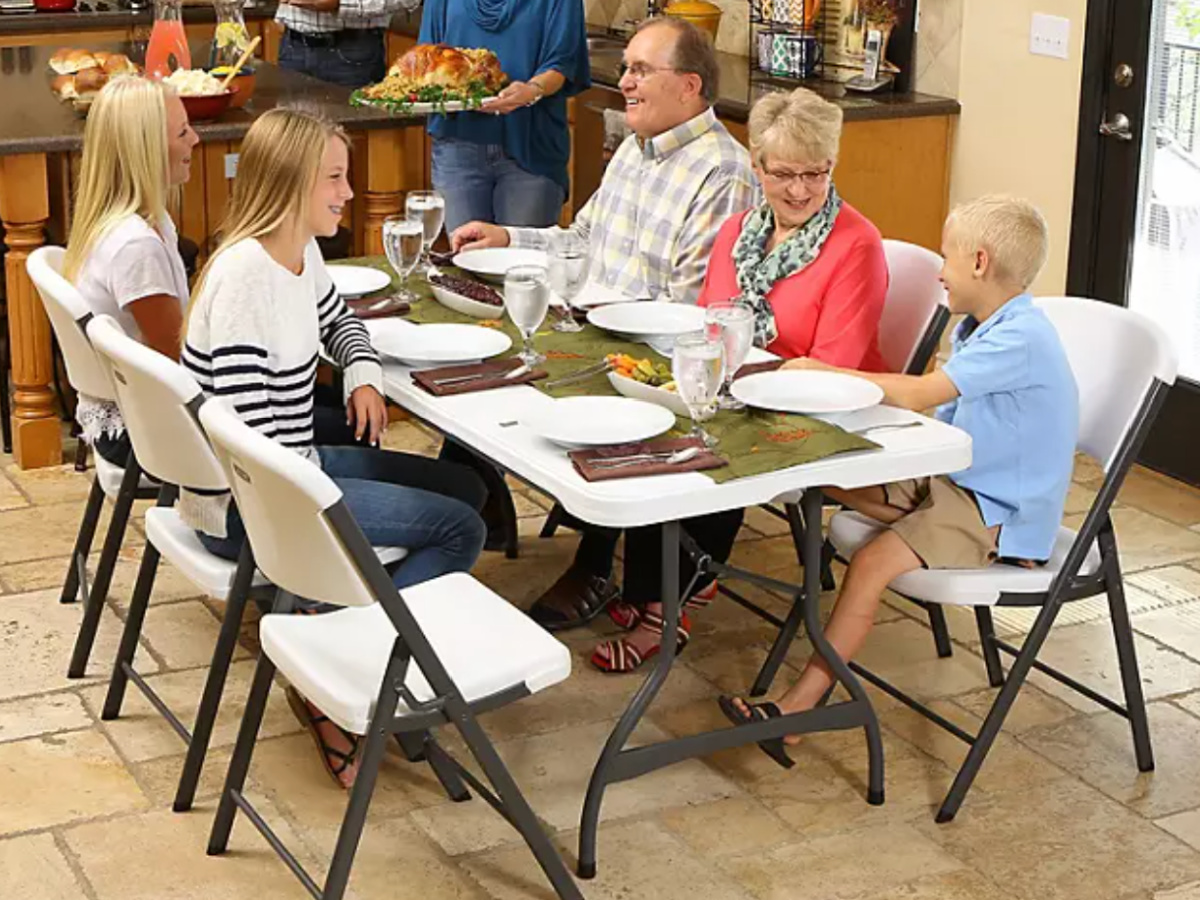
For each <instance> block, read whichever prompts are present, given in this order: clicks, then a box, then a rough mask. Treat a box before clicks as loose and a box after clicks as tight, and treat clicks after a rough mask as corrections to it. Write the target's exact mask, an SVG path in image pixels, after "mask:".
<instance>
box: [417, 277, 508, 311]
mask: <svg viewBox="0 0 1200 900" xmlns="http://www.w3.org/2000/svg"><path fill="white" fill-rule="evenodd" d="M429 287H430V288H431V289H432V290H433V296H434V298H435V299H436V300H437V302H438V303H440V304H442V306H445V307H446V308H447V309H452V310H454V311H455V312H460V313H462V314H463V315H464V316H474V317H475V318H477V319H500V318H503V316H504V298H503V297H502V296H500V292H499V291H497V290H496V289H495V288H493V287H489V286H488V285H486V284H480V283H479V282H478V281H472V280H471V279H469V278H459V277H458V276H457V275H446V274H445V273H442V274H438V275H430V276H429Z"/></svg>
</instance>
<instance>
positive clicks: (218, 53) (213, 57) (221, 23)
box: [208, 0, 250, 69]
mask: <svg viewBox="0 0 1200 900" xmlns="http://www.w3.org/2000/svg"><path fill="white" fill-rule="evenodd" d="M212 4H213V10H214V11H215V12H216V16H217V27H216V31H214V32H213V42H212V49H211V50H210V51H209V56H208V67H209V68H210V69H215V68H217V67H218V66H232V65H234V63H236V62H237V61H238V59H240V58H241V55H242V53H243V52H244V51H245V49H246V48H247V47H248V46H250V32H249V31H247V30H246V20H245V18H244V17H243V15H242V0H212Z"/></svg>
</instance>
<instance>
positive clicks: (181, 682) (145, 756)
mask: <svg viewBox="0 0 1200 900" xmlns="http://www.w3.org/2000/svg"><path fill="white" fill-rule="evenodd" d="M253 674H254V662H253V661H251V660H245V661H243V662H236V663H234V664H233V665H232V666H230V668H229V676H228V679H227V680H226V682H225V691H224V696H223V697H222V700H221V709H220V712H219V713H218V714H217V721H216V724H215V725H214V726H213V734H212V744H211V746H213V747H224V746H227V745H229V744H232V743H233V742H234V740H235V739H236V738H237V729H238V726H239V725H240V724H241V721H242V713H243V712H244V710H245V703H246V697H247V696H248V695H249V693H250V679H251V677H252V675H253ZM207 676H208V670H207V669H192V670H189V671H186V672H168V673H165V674H162V675H154V676H151V677H148V678H147V679H146V680H147V681H148V682H149V684H150V686H151V687H153V688H154V690H155V691H156V692H157V693H158V695H159V696H160V697H161V698H162V699H163V701H164V702H165V703H166V704H167V706H168V707H170V709H171V710H172V711H173V712H174V713H175V715H177V716H178V717H179V718H180V719H182V720H183V722H184V723H185V724H186V725H188V726H189V727H190V726H191V724H192V722H193V721H195V718H196V707H197V706H199V704H200V694H201V693H202V692H203V690H204V681H205V679H206V678H207ZM106 690H107V687H106V686H99V687H94V688H88V689H87V690H86V691H84V694H83V697H84V700H85V702H86V703H87V704H88V707H89V708H90V709H91V710H92V712H93V713H95V714H96V715H99V713H100V709H101V707H102V706H103V705H104V696H105V692H106ZM104 728H105V729H106V730H107V732H108V734H109V737H110V738H112V742H113V743H114V744H116V745H117V746H118V747H120V748H121V752H122V753H123V754H124V755H125V757H126V758H127V759H129V761H130V762H145V761H146V760H149V759H154V758H156V757H159V756H177V755H178V754H179V753H180V752H182V750H183V745H182V743H181V742H180V740H179V736H178V735H177V734H176V733H175V732H174V731H173V730H172V729H171V726H169V725H168V724H167V723H166V720H165V719H163V718H162V717H161V716H160V715H159V714H158V712H157V711H155V709H154V708H153V707H152V706H151V705H150V702H149V701H148V700H146V698H145V697H143V696H142V692H141V691H139V690H138V689H137V688H136V687H134V686H132V685H130V687H129V689H128V690H127V691H126V693H125V702H124V705H123V706H122V707H121V716H120V718H118V719H115V720H113V721H111V722H105V723H104ZM300 728H301V726H300V723H299V722H297V721H296V717H295V716H293V715H292V712H291V710H290V709H288V705H287V701H286V700H285V699H284V697H283V691H282V689H281V688H280V687H279V685H278V684H276V685H275V687H274V688H273V689H272V692H271V699H270V702H269V703H268V704H267V712H266V715H265V716H264V717H263V722H262V727H261V728H260V729H259V735H260V737H273V736H275V735H279V734H290V733H293V732H296V731H299V730H300Z"/></svg>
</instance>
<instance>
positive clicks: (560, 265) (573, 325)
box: [549, 234, 588, 332]
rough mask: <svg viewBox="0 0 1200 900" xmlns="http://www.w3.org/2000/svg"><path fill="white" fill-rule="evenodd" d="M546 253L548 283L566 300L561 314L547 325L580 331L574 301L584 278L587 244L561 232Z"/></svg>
mask: <svg viewBox="0 0 1200 900" xmlns="http://www.w3.org/2000/svg"><path fill="white" fill-rule="evenodd" d="M549 257H550V287H551V288H552V289H553V290H554V293H556V294H557V295H558V296H559V297H560V298H562V301H563V303H564V304H565V305H564V306H562V307H560V308H559V312H560V316H559V318H558V319H557V321H555V323H554V324H553V325H552V326H550V327H551V328H553V329H554V330H555V331H566V332H576V331H583V326H582V325H581V324H579V323H578V322H576V321H575V315H574V311H573V303H574V300H575V298H576V297H578V296H579V292H580V291H582V290H583V286H584V284H585V283H586V282H587V273H588V251H587V245H586V244H585V243H584V242H583V241H581V240H579V239H578V238H575V237H573V236H571V235H569V234H563V235H560V236H558V237H556V238H555V239H554V242H553V244H552V245H551V247H550V254H549Z"/></svg>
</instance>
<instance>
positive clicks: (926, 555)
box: [883, 475, 996, 569]
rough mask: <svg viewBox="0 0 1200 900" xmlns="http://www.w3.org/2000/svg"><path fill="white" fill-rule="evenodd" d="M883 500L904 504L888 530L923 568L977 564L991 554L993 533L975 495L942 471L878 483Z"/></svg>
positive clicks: (988, 559) (987, 561)
mask: <svg viewBox="0 0 1200 900" xmlns="http://www.w3.org/2000/svg"><path fill="white" fill-rule="evenodd" d="M883 491H884V494H885V496H886V497H887V503H888V506H894V507H896V508H897V509H902V510H905V512H906V513H907V514H906V515H905V516H904V518H902V519H898V520H897V521H895V522H893V523H892V531H894V532H896V534H898V535H900V539H901V540H902V541H904V543H906V544H908V546H909V547H910V548H911V549H912V551H913V553H915V554H917V556H919V557H920V558H921V562H923V563H924V564H925V567H926V568H927V569H982V568H984V567H985V566H988V565H990V564H991V563H992V561H993V560H995V558H996V535H995V534H994V533H993V531H992V529H990V528H988V527H987V526H986V525H985V524H984V523H983V515H982V514H981V513H980V512H979V506H978V504H977V503H976V502H975V495H974V494H972V493H971V492H970V491H968V490H966V489H965V488H961V487H959V486H958V485H957V484H955V483H954V482H953V481H951V480H950V479H949V478H947V477H946V476H945V475H938V476H936V477H934V478H915V479H914V478H910V479H908V480H906V481H897V482H895V483H893V484H887V485H884V487H883Z"/></svg>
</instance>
